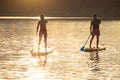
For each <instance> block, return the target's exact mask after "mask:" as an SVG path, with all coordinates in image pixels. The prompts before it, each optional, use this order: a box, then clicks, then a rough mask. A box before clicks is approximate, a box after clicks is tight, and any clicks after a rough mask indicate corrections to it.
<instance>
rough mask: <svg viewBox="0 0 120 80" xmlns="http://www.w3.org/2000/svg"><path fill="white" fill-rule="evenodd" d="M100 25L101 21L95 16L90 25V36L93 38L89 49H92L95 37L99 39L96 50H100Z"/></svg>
mask: <svg viewBox="0 0 120 80" xmlns="http://www.w3.org/2000/svg"><path fill="white" fill-rule="evenodd" d="M100 23H101V20H99V19H97V16H96V14H93V19H92V21H91V25H90V34H91V35H92V37H91V40H90V45H89V48H92V47H91V44H92V41H93V39H94V37H95V36H96V37H97V42H96V48H99V47H98V45H99V36H100V30H99V25H100Z"/></svg>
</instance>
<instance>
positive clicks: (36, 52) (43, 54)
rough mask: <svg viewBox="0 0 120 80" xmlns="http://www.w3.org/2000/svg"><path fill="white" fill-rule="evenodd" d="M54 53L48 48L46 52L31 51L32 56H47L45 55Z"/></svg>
mask: <svg viewBox="0 0 120 80" xmlns="http://www.w3.org/2000/svg"><path fill="white" fill-rule="evenodd" d="M52 52H53V50H52V49H50V48H47V49H46V51H45V50H40V51H34V50H31V51H30V53H31V55H32V56H45V55H48V54H51V53H52Z"/></svg>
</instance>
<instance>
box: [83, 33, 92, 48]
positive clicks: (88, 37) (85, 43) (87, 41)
mask: <svg viewBox="0 0 120 80" xmlns="http://www.w3.org/2000/svg"><path fill="white" fill-rule="evenodd" d="M90 36H91V35H90ZM90 36H89V37H88V39H87V41H86V42H85V44H84V46H85V45H86V44H87V42H88V40H89V38H90Z"/></svg>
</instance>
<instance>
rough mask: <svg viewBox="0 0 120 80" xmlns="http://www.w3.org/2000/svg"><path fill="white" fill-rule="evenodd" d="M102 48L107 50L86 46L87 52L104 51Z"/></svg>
mask: <svg viewBox="0 0 120 80" xmlns="http://www.w3.org/2000/svg"><path fill="white" fill-rule="evenodd" d="M102 50H106V48H85V49H84V51H85V52H93V51H102Z"/></svg>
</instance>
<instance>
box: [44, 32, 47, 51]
mask: <svg viewBox="0 0 120 80" xmlns="http://www.w3.org/2000/svg"><path fill="white" fill-rule="evenodd" d="M44 43H45V51H47V31H46V32H45V34H44Z"/></svg>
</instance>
